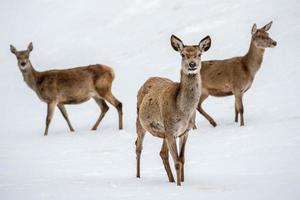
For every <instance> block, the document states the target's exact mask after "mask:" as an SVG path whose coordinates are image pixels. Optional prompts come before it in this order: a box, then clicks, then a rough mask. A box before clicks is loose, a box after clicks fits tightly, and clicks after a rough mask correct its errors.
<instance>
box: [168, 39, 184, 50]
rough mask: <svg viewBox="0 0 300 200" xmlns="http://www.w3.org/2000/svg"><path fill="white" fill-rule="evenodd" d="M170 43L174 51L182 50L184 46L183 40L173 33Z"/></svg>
mask: <svg viewBox="0 0 300 200" xmlns="http://www.w3.org/2000/svg"><path fill="white" fill-rule="evenodd" d="M171 45H172V47H173V49H174V50H175V51H179V52H180V51H182V50H183V47H184V44H183V42H182V41H181V40H180V39H179V38H178V37H176V36H175V35H172V36H171Z"/></svg>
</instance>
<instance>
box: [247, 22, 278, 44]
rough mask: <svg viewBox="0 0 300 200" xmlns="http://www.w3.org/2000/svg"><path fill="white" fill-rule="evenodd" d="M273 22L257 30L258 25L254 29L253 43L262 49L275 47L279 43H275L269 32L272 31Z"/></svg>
mask: <svg viewBox="0 0 300 200" xmlns="http://www.w3.org/2000/svg"><path fill="white" fill-rule="evenodd" d="M272 23H273V22H272V21H271V22H270V23H268V24H266V25H265V26H263V27H262V28H259V29H258V28H257V26H256V24H254V25H253V27H252V31H251V33H252V41H253V42H254V44H255V46H256V47H258V48H260V49H265V48H268V47H271V48H272V47H275V46H276V45H277V42H276V41H274V40H273V39H272V38H270V37H269V33H268V32H267V31H268V30H270V28H271V26H272Z"/></svg>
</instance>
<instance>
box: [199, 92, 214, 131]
mask: <svg viewBox="0 0 300 200" xmlns="http://www.w3.org/2000/svg"><path fill="white" fill-rule="evenodd" d="M207 97H208V94H206V93H202V94H201V96H200V100H199V104H198V107H197V110H198V111H199V112H200V114H201V115H203V116H204V117H205V118H206V119H207V120H208V121H209V123H210V124H211V125H212V126H213V127H216V126H217V123H216V122H215V120H214V119H213V118H212V117H211V116H209V114H207V113H206V112H205V111H204V110H203V108H202V103H203V101H204V100H205V99H206V98H207Z"/></svg>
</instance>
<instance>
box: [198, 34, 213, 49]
mask: <svg viewBox="0 0 300 200" xmlns="http://www.w3.org/2000/svg"><path fill="white" fill-rule="evenodd" d="M210 45H211V39H210V36H206V37H205V38H203V39H202V40H201V41H200V42H199V48H200V49H201V51H207V50H208V49H209V48H210Z"/></svg>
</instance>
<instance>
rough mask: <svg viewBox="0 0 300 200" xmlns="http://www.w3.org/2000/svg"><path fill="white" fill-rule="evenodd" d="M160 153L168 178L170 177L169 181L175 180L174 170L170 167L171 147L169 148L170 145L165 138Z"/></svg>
mask: <svg viewBox="0 0 300 200" xmlns="http://www.w3.org/2000/svg"><path fill="white" fill-rule="evenodd" d="M159 155H160V157H161V159H162V161H163V164H164V167H165V170H166V172H167V175H168V178H169V182H175V180H174V177H173V174H172V170H171V167H170V163H169V149H168V145H167V142H166V140H165V139H164V140H163V144H162V146H161V150H160V153H159Z"/></svg>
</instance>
